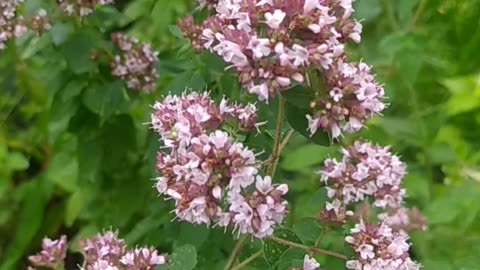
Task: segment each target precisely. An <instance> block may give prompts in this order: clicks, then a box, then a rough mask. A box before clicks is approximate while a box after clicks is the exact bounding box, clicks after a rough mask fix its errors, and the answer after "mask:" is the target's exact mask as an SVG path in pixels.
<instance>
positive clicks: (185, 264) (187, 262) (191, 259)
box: [157, 245, 197, 270]
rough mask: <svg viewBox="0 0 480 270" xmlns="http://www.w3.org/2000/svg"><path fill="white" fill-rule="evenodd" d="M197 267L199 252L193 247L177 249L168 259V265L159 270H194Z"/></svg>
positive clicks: (158, 269) (187, 246) (186, 246)
mask: <svg viewBox="0 0 480 270" xmlns="http://www.w3.org/2000/svg"><path fill="white" fill-rule="evenodd" d="M196 265H197V250H196V249H195V247H194V246H192V245H183V246H181V247H179V248H176V249H175V250H174V251H173V253H172V254H171V255H170V256H169V258H168V263H167V264H166V265H162V266H160V267H158V268H157V270H167V269H168V270H192V269H194V268H195V266H196Z"/></svg>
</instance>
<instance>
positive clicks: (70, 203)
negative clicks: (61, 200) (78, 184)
mask: <svg viewBox="0 0 480 270" xmlns="http://www.w3.org/2000/svg"><path fill="white" fill-rule="evenodd" d="M87 198H88V194H87V193H86V192H85V191H84V190H82V189H79V190H77V191H75V193H73V194H72V195H71V196H70V198H68V200H67V206H66V209H65V224H66V225H67V226H69V227H70V226H72V225H73V223H74V222H75V220H76V219H77V217H78V215H79V214H80V212H81V211H82V209H83V208H84V207H85V205H86V203H87Z"/></svg>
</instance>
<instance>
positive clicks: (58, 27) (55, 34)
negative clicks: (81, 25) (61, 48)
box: [50, 23, 73, 46]
mask: <svg viewBox="0 0 480 270" xmlns="http://www.w3.org/2000/svg"><path fill="white" fill-rule="evenodd" d="M72 32H73V26H72V24H70V23H56V24H54V25H53V26H52V28H51V29H50V33H51V34H52V41H53V44H55V45H57V46H58V45H61V44H63V43H64V42H65V40H67V39H68V38H69V36H70V35H71V34H72Z"/></svg>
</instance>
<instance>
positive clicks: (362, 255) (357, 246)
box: [345, 221, 420, 270]
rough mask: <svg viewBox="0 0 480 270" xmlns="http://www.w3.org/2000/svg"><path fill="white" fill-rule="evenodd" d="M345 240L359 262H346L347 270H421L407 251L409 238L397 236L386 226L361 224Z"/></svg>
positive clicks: (398, 233) (397, 234)
mask: <svg viewBox="0 0 480 270" xmlns="http://www.w3.org/2000/svg"><path fill="white" fill-rule="evenodd" d="M350 233H351V235H350V236H347V237H346V238H345V241H346V242H347V243H349V244H350V245H351V246H352V248H353V250H354V251H355V253H356V254H357V258H356V259H355V260H349V261H347V269H353V270H364V269H371V270H384V269H392V270H393V269H395V270H418V269H420V265H419V264H417V263H416V262H414V261H412V259H411V258H410V255H409V254H408V250H409V249H410V244H409V243H408V242H407V241H408V236H407V235H406V234H405V233H403V232H394V231H392V229H391V228H390V227H389V226H387V225H386V224H385V223H380V224H365V223H364V222H363V221H360V223H359V224H357V225H355V228H353V229H351V230H350Z"/></svg>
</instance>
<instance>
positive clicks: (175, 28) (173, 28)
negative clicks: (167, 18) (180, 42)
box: [168, 25, 183, 39]
mask: <svg viewBox="0 0 480 270" xmlns="http://www.w3.org/2000/svg"><path fill="white" fill-rule="evenodd" d="M168 30H169V31H170V33H171V34H172V35H174V36H176V37H177V38H182V39H183V33H182V30H180V28H178V26H176V25H169V26H168Z"/></svg>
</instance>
